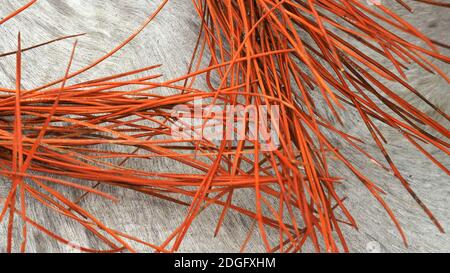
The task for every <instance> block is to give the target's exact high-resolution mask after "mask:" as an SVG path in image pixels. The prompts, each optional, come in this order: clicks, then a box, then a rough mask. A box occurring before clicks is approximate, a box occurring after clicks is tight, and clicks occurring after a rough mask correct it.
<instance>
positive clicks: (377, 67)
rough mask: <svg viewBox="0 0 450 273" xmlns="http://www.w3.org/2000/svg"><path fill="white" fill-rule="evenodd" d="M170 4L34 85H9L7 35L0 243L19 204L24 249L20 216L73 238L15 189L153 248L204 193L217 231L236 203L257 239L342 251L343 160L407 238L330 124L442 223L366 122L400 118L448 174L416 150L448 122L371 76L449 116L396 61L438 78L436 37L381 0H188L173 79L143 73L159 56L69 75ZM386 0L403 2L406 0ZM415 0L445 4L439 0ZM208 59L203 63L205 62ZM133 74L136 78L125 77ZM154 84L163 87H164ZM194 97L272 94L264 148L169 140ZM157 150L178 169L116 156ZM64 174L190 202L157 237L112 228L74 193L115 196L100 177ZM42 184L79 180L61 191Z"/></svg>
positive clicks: (249, 98)
mask: <svg viewBox="0 0 450 273" xmlns="http://www.w3.org/2000/svg"><path fill="white" fill-rule="evenodd" d="M33 2H35V1H32V2H30V4H32V3H33ZM167 2H168V0H166V1H162V3H161V5H160V7H159V8H158V9H157V10H156V11H155V12H153V13H152V14H151V15H150V16H149V17H148V19H147V20H146V21H145V22H144V23H143V24H142V26H141V27H140V28H139V29H138V30H136V31H135V32H134V33H133V34H132V35H131V36H130V37H129V38H128V39H126V40H125V41H124V42H123V43H121V44H120V45H118V46H117V47H116V48H114V49H113V50H112V51H111V52H109V53H108V54H106V55H105V56H103V57H101V58H99V59H98V60H96V61H94V62H93V63H92V64H91V65H89V66H87V67H85V68H82V69H80V70H78V71H75V72H71V70H70V66H71V63H72V60H73V58H74V52H75V46H74V50H73V53H72V56H71V58H70V61H69V65H68V68H67V70H66V71H65V73H62V74H64V77H62V78H60V79H58V80H55V81H53V82H51V83H49V84H46V85H44V86H41V87H37V88H35V89H34V90H21V88H20V80H21V75H20V74H21V73H20V72H21V53H22V52H23V50H22V49H21V46H20V38H19V47H18V50H17V52H16V53H15V54H16V58H17V72H16V74H17V86H16V88H15V89H7V88H2V89H1V91H2V92H3V93H4V95H3V96H2V97H1V100H0V113H1V120H0V147H1V149H2V150H0V151H1V153H0V160H1V163H2V164H1V167H0V168H1V169H0V173H1V174H2V175H3V176H5V177H8V178H9V179H10V180H11V182H12V183H11V185H12V186H11V190H10V192H9V195H8V197H7V199H6V202H5V206H4V208H3V211H2V214H1V215H0V217H1V219H0V220H3V218H4V217H5V216H6V215H7V212H8V211H9V225H8V233H7V234H8V250H9V251H11V247H12V240H13V238H12V237H13V236H12V230H13V227H14V218H15V215H16V214H17V215H19V217H20V219H22V221H23V222H24V225H23V226H22V234H23V236H22V238H23V242H22V247H21V248H22V251H25V249H26V237H27V235H26V234H27V225H32V226H34V227H35V228H38V229H39V230H41V231H42V232H44V233H46V234H48V235H49V236H50V237H52V238H54V239H56V240H58V241H60V242H62V243H66V244H67V243H69V241H68V240H67V239H64V238H62V237H61V236H59V235H57V234H55V233H54V232H53V231H50V230H48V229H47V228H45V225H44V224H39V223H37V222H36V221H34V220H32V219H29V218H28V217H27V214H26V202H25V199H26V196H27V197H30V198H34V199H36V200H38V201H39V202H40V203H42V204H43V205H44V206H46V207H48V208H50V209H52V210H54V211H55V212H57V213H60V214H61V215H64V216H66V217H68V218H69V219H72V220H75V221H76V222H77V223H79V224H80V225H82V226H83V227H84V228H86V229H87V230H89V231H91V232H92V234H93V235H94V236H96V237H98V238H99V239H101V240H102V241H103V242H104V243H105V244H106V245H107V246H108V249H109V250H103V251H121V250H129V251H133V247H132V246H131V245H130V244H129V243H128V242H129V241H130V240H131V241H134V242H138V243H141V244H144V245H146V246H148V247H150V248H153V249H154V250H157V251H176V250H178V248H179V247H180V245H181V243H182V241H183V238H184V237H185V235H186V234H187V233H188V231H189V227H190V226H191V224H192V222H193V221H194V219H195V218H196V217H197V216H198V215H199V214H200V213H201V212H202V211H203V210H205V209H206V208H207V207H209V206H212V205H216V206H220V207H222V208H223V209H222V213H221V214H220V215H219V216H218V219H219V220H218V224H217V228H216V230H215V233H216V234H217V233H218V232H219V230H220V227H221V225H222V223H223V222H224V221H225V218H226V215H227V212H228V211H229V210H234V211H236V212H238V213H241V214H243V215H245V216H247V217H250V218H252V219H254V221H255V223H256V224H257V226H258V228H259V231H260V234H261V238H262V241H263V243H264V245H265V247H266V249H267V251H279V252H298V251H301V250H302V248H303V247H304V245H305V243H311V244H312V245H313V246H314V247H315V249H316V251H327V252H338V251H348V246H347V243H346V240H345V237H344V235H343V233H342V232H341V225H342V224H346V225H350V226H352V227H355V228H356V227H357V224H356V222H355V220H354V219H353V217H352V216H351V213H350V210H351V209H349V208H347V207H346V206H345V204H344V201H345V198H343V197H341V196H339V194H338V193H337V187H338V186H337V185H338V183H337V182H342V178H338V177H335V176H334V175H333V172H332V170H331V167H330V166H331V165H332V163H331V161H335V162H336V161H337V162H340V163H342V164H343V166H345V167H346V168H348V169H349V170H350V171H351V172H352V173H353V174H354V175H355V176H356V177H357V178H358V179H359V180H360V181H361V183H362V184H363V185H364V186H365V187H366V188H367V189H368V190H369V191H370V193H371V194H372V195H373V197H375V198H376V199H377V200H378V202H380V204H381V205H382V206H383V207H384V208H385V209H386V211H387V213H388V214H389V216H390V217H391V219H392V221H393V222H394V224H395V225H396V227H397V229H398V230H399V232H400V235H401V237H402V238H403V240H404V241H405V243H406V237H405V235H404V232H403V230H402V227H401V226H400V224H399V222H398V221H397V219H396V218H395V216H394V213H393V212H392V211H391V209H390V208H389V206H388V205H387V204H386V202H385V201H384V200H383V197H382V195H383V193H384V192H383V191H382V189H380V188H379V187H378V186H377V185H376V181H372V180H370V179H369V178H367V176H366V174H364V173H363V171H362V170H360V169H358V167H357V166H355V164H353V163H352V162H351V161H349V160H348V159H347V156H346V154H345V153H343V152H341V151H340V150H339V149H338V148H337V147H336V146H335V145H334V144H333V142H332V140H331V138H332V137H334V136H338V137H339V138H340V139H341V141H342V142H343V143H345V144H346V145H348V146H349V147H352V148H353V149H355V150H356V151H358V152H360V153H362V154H363V155H364V156H366V157H367V162H370V163H368V164H373V163H375V164H377V165H378V166H380V167H382V168H384V169H385V170H386V171H389V172H391V173H393V175H394V176H395V177H396V178H397V179H398V181H399V183H401V184H402V185H403V187H404V188H405V189H406V190H407V192H408V193H409V194H410V195H411V196H412V197H413V198H414V199H415V200H416V201H417V203H418V204H419V206H420V207H421V208H422V209H423V210H424V211H425V212H426V214H427V215H428V216H429V218H430V219H431V220H432V222H433V223H434V224H435V225H436V226H437V227H438V229H439V230H440V231H441V232H443V231H444V230H443V228H442V226H441V225H440V224H439V222H438V220H437V219H436V218H435V217H434V216H433V214H432V212H431V211H430V210H429V209H428V208H427V207H426V205H425V204H424V203H423V202H421V201H420V199H419V197H418V196H417V195H416V194H415V193H414V191H413V189H412V188H411V186H410V184H409V183H408V181H407V180H406V178H405V177H404V176H403V175H402V174H401V173H400V171H399V170H398V169H397V167H396V165H395V162H394V161H393V160H392V159H391V157H390V155H389V152H388V150H387V149H386V148H385V146H384V145H385V144H384V143H385V141H386V138H385V136H384V135H383V133H382V130H381V129H380V128H378V127H377V126H376V125H375V121H378V122H382V123H384V124H385V125H386V126H388V127H391V128H394V129H396V130H397V131H398V132H399V134H401V135H402V136H404V138H405V139H406V140H407V141H409V142H410V143H412V144H413V145H414V146H415V147H416V148H417V149H418V150H419V151H421V152H422V153H423V154H424V155H425V156H426V157H428V158H429V159H430V160H431V161H433V162H434V163H435V164H436V165H437V166H439V167H440V168H441V169H442V170H443V171H444V172H445V173H446V174H449V171H448V169H447V167H446V166H444V164H443V163H442V162H440V161H439V160H438V159H436V158H435V157H434V156H433V155H432V154H431V153H429V152H428V151H427V150H426V149H425V144H427V145H431V146H434V147H436V148H437V149H439V150H441V151H442V152H443V153H444V154H447V155H448V153H449V151H448V147H449V144H448V141H447V138H448V137H449V131H448V130H447V129H446V128H445V127H444V126H442V125H441V124H440V123H438V122H437V121H435V120H434V119H432V118H431V117H430V116H428V115H427V114H425V113H424V112H422V111H420V110H419V109H417V108H416V107H415V106H413V105H411V104H410V103H408V102H407V101H406V100H405V99H403V98H402V97H401V96H399V95H397V94H396V93H395V92H393V91H392V90H390V89H389V88H388V87H387V86H385V85H384V84H383V83H382V82H381V80H380V79H386V80H389V81H394V82H397V83H399V84H401V85H403V86H404V87H405V88H406V89H408V90H409V91H410V92H412V93H413V94H414V95H416V96H417V97H418V98H420V99H421V100H422V101H423V102H424V103H425V104H427V105H428V106H429V107H431V108H432V109H434V110H435V111H436V112H437V113H438V114H439V115H441V116H442V117H443V118H444V119H445V120H448V119H449V116H448V115H447V114H446V113H445V112H444V111H442V110H441V109H439V108H438V107H437V106H435V105H434V104H433V103H431V102H430V101H428V100H427V99H426V98H425V97H424V96H423V95H421V93H420V92H419V91H418V90H415V89H414V88H413V87H412V86H410V85H409V84H408V83H407V80H406V76H405V73H404V70H405V69H406V68H407V66H408V65H409V64H411V63H416V64H418V65H420V66H421V67H422V68H423V69H424V70H426V71H428V72H430V73H438V74H440V75H441V76H442V77H443V78H445V80H447V81H449V79H448V77H447V76H446V75H445V74H444V73H443V72H442V71H441V70H440V69H439V68H438V67H436V66H435V65H434V64H433V63H432V62H431V61H430V60H429V59H430V58H434V59H438V60H441V61H443V62H446V63H448V62H449V61H450V58H449V57H447V56H443V55H441V54H440V53H439V51H438V46H445V45H443V44H440V43H438V42H436V41H433V40H430V39H428V38H427V37H426V36H425V35H423V34H422V33H420V32H419V31H418V30H416V29H415V28H414V27H413V26H411V25H410V24H408V23H407V22H406V21H404V20H402V19H401V18H400V17H399V16H397V15H396V14H394V13H393V12H392V11H390V10H389V9H388V8H387V7H385V6H383V5H373V6H370V7H369V6H367V5H366V4H365V3H363V2H362V1H357V0H296V1H295V0H291V1H289V0H281V1H275V0H274V1H272V0H264V1H263V0H252V1H244V0H219V1H203V0H193V1H192V3H193V5H194V7H195V9H196V11H197V13H198V17H199V20H201V29H200V31H199V35H198V42H197V44H196V45H195V50H194V52H193V55H192V62H191V64H190V65H189V67H188V72H187V73H186V75H184V76H182V77H179V78H176V79H173V80H169V81H160V80H159V79H158V78H159V76H160V75H157V74H155V75H151V76H142V74H141V73H144V72H148V71H151V70H152V69H154V68H157V66H151V67H146V68H142V69H139V70H135V71H130V72H126V73H123V74H119V75H112V76H110V77H106V78H101V79H94V80H91V81H86V82H81V83H77V84H72V85H69V84H67V80H69V79H72V78H75V77H76V76H78V75H79V74H81V73H83V72H85V71H87V70H89V69H90V68H92V67H94V66H96V65H98V64H100V63H101V62H102V61H103V60H105V59H107V58H108V57H110V56H111V55H113V54H114V53H116V52H117V51H118V50H120V49H121V48H122V47H124V46H126V45H127V44H128V43H129V42H130V41H131V40H132V39H134V38H135V37H136V36H137V35H138V34H139V33H140V32H141V31H142V30H143V29H144V28H145V27H146V26H147V25H148V24H149V23H150V22H151V21H152V20H153V19H154V18H155V16H156V15H157V14H158V13H159V12H160V11H161V10H162V8H163V7H164V5H165V4H166V3H167ZM397 2H398V3H400V4H402V5H403V6H404V7H406V8H408V9H409V7H408V5H407V4H406V3H405V2H404V1H401V0H398V1H397ZM420 2H425V3H428V4H434V5H438V6H442V7H444V8H448V7H449V5H448V4H444V3H441V2H437V1H420ZM17 13H18V12H16V13H15V14H17ZM2 23H3V22H2ZM386 25H389V27H386ZM399 32H401V33H403V34H407V35H409V36H410V37H412V38H415V39H419V40H421V41H423V42H424V43H425V44H426V47H421V46H418V45H416V44H414V43H412V42H409V41H407V40H405V39H404V38H401V37H400V36H399V35H398V34H396V33H399ZM356 45H358V46H356ZM361 48H364V49H361ZM365 50H371V51H374V52H375V53H378V55H379V58H380V59H381V58H384V59H386V60H388V61H389V62H391V63H392V65H393V66H394V67H395V68H396V71H395V72H394V71H390V70H389V69H387V68H386V67H385V66H383V65H382V64H381V63H380V60H378V59H373V58H371V57H369V56H368V55H367V54H366V53H365V52H364V51H365ZM205 60H206V63H208V65H207V66H204V65H202V64H203V63H205ZM129 76H134V79H133V80H127V78H128V77H129ZM196 81H204V82H206V83H207V86H208V87H209V88H206V89H199V88H198V87H196V85H195V82H196ZM161 88H164V89H171V90H173V92H172V94H171V95H161V94H160V92H159V91H158V90H160V89H161ZM199 98H201V99H204V100H206V101H208V105H207V108H208V109H210V107H212V106H220V107H223V109H225V106H229V105H232V106H245V105H249V104H251V105H255V106H261V105H276V106H278V107H279V108H280V116H279V119H280V122H279V126H278V127H277V128H275V129H276V131H277V133H278V134H277V135H278V136H279V138H280V145H279V146H278V147H277V149H274V150H269V151H267V150H264V149H262V148H261V143H260V142H258V141H255V140H252V139H251V138H245V139H242V140H239V141H238V142H233V141H230V140H226V139H224V140H221V141H219V142H212V141H210V140H208V139H205V138H200V139H199V138H198V137H192V138H190V139H189V138H188V139H182V140H179V139H174V138H173V137H172V131H171V128H172V126H173V125H174V124H179V123H180V120H179V119H177V118H176V117H173V116H172V115H171V110H172V109H173V108H174V107H176V106H177V105H187V106H188V107H191V108H192V109H191V110H192V111H194V109H193V107H194V101H195V100H196V99H199ZM317 101H322V102H324V103H325V105H326V109H321V108H319V107H318V105H317ZM223 111H225V110H223ZM342 111H356V112H357V113H358V114H359V116H360V118H361V120H362V122H363V123H364V124H365V126H366V127H367V129H368V131H369V132H370V135H371V138H372V141H373V142H374V143H375V144H376V145H377V147H378V149H379V151H380V152H381V153H382V154H383V156H384V159H385V162H381V161H380V160H377V159H376V158H375V156H374V155H373V154H370V153H369V152H368V151H366V150H365V149H364V148H363V145H361V144H362V140H360V139H358V138H356V137H354V136H351V135H349V134H348V133H346V132H345V131H344V130H343V129H342V128H341V126H340V123H343V121H342V118H341V113H342ZM328 114H329V115H328ZM327 116H331V118H329V117H327ZM199 118H201V119H202V124H201V125H200V127H201V129H203V128H204V127H207V126H209V125H208V124H209V122H210V121H211V120H212V119H214V116H213V115H212V113H209V112H208V111H206V114H205V115H203V116H202V117H199ZM270 118H275V117H273V116H271V117H270ZM244 122H245V127H247V126H249V120H247V119H244ZM123 146H125V147H131V148H132V149H133V150H134V151H133V152H131V153H124V152H116V151H117V147H123ZM161 157H164V158H167V159H168V160H171V161H174V162H177V164H180V165H182V166H185V168H186V170H187V171H190V173H189V172H188V173H175V172H172V173H163V172H159V171H157V170H153V171H146V170H137V169H131V168H129V167H126V164H125V163H126V162H127V161H129V160H130V159H134V158H139V159H141V160H148V161H149V162H151V161H152V160H154V159H155V158H161ZM112 159H113V160H112ZM55 176H56V177H62V178H54V177H55ZM64 177H66V178H67V179H65V178H64ZM68 178H71V179H73V178H75V179H81V180H87V181H94V182H97V185H100V184H108V185H113V186H117V187H122V188H127V189H132V190H136V191H139V192H142V193H146V194H148V195H151V196H155V197H158V198H162V199H165V200H168V201H171V202H175V203H177V204H180V205H181V206H187V207H188V213H187V215H186V217H185V220H184V221H183V223H182V224H181V225H180V226H179V227H178V228H177V229H176V230H175V231H174V232H173V233H172V234H171V235H170V236H169V237H168V238H167V240H166V241H165V242H163V243H162V244H159V245H155V244H149V243H146V242H143V241H141V240H139V239H137V238H134V237H132V236H129V235H126V234H124V233H121V232H119V231H116V230H113V229H111V228H108V227H106V226H105V225H104V224H102V223H101V222H100V221H99V220H97V219H96V218H95V217H94V216H92V215H90V214H89V213H88V212H87V210H86V209H83V208H82V207H81V205H80V202H79V201H80V200H81V199H82V198H84V197H85V196H86V194H97V195H100V196H103V197H105V198H109V199H113V200H114V197H112V196H109V195H107V194H105V193H103V192H101V191H100V190H98V189H97V185H96V186H95V187H93V188H89V187H86V186H83V185H81V184H78V183H75V182H69V179H68ZM52 184H59V185H64V186H67V187H69V188H76V189H79V190H82V191H85V192H86V194H84V195H82V196H81V197H80V198H79V199H78V200H69V199H67V198H66V197H64V195H63V193H61V192H59V191H56V190H55V189H54V188H52V186H51V185H52ZM243 189H252V190H253V191H254V193H255V195H254V196H255V208H254V209H253V210H252V209H247V208H244V207H240V206H239V205H238V204H235V203H234V202H233V197H234V196H235V193H236V192H237V191H241V190H243ZM181 196H184V197H183V198H182V197H181ZM186 197H187V199H186ZM350 198H351V197H350ZM186 200H190V201H188V202H187V201H186ZM274 200H275V201H274ZM18 201H20V204H19V205H17V204H16V203H17V202H18ZM338 215H341V216H338ZM341 217H345V219H342V218H341ZM267 229H274V230H276V231H278V232H279V237H278V242H277V243H273V238H269V236H268V235H267ZM248 237H250V236H248ZM245 244H246V242H244V245H243V248H242V249H241V250H244V249H245ZM81 249H82V250H85V251H99V250H94V249H87V248H81Z"/></svg>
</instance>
